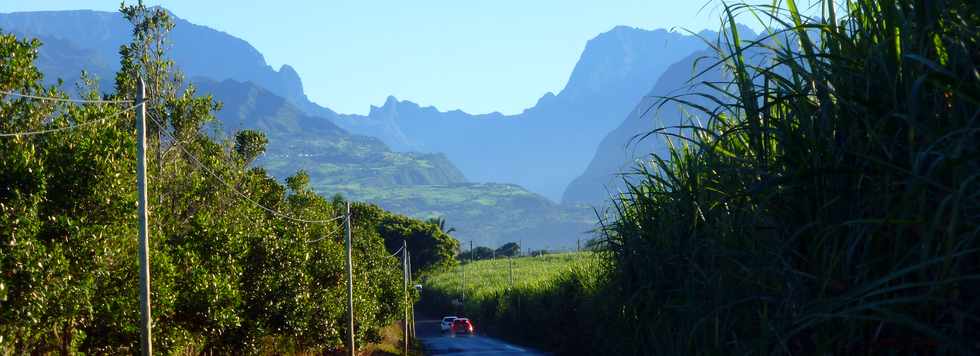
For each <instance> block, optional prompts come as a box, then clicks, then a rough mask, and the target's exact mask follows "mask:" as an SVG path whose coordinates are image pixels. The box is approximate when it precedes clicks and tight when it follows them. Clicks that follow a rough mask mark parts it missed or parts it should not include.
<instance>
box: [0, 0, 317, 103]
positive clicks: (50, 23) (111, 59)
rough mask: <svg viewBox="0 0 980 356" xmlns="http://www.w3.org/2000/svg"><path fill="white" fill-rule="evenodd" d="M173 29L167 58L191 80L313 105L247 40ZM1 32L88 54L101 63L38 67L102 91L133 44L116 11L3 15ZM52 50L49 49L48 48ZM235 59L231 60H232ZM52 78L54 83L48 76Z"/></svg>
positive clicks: (292, 77) (285, 71)
mask: <svg viewBox="0 0 980 356" xmlns="http://www.w3.org/2000/svg"><path fill="white" fill-rule="evenodd" d="M172 17H173V20H174V23H175V27H174V29H173V31H171V33H170V40H171V44H172V48H171V49H170V52H169V55H170V56H172V57H173V58H174V60H175V61H176V62H177V63H178V65H179V66H180V67H181V70H183V71H184V74H186V75H187V77H188V78H194V77H203V78H211V79H214V80H224V79H233V80H236V81H241V82H254V83H256V84H258V85H259V86H261V87H263V88H266V89H268V90H269V91H271V92H272V93H275V94H276V95H279V96H281V97H284V98H286V99H288V100H289V101H290V102H293V103H294V104H297V103H298V104H300V105H297V106H300V107H301V108H302V104H304V103H310V102H309V99H307V98H306V95H305V94H303V83H302V80H301V79H300V77H299V75H298V74H297V73H296V71H295V70H294V69H293V68H292V67H290V66H288V65H283V66H282V67H280V68H279V70H275V69H273V68H272V67H271V66H269V65H268V64H266V62H265V57H264V56H262V53H259V51H258V50H256V49H255V48H254V47H252V45H250V44H249V43H248V42H246V41H245V40H242V39H240V38H238V37H235V36H232V35H229V34H227V33H225V32H221V31H218V30H215V29H212V28H209V27H206V26H201V25H196V24H193V23H191V22H188V21H187V20H184V19H181V18H179V17H177V16H172ZM0 29H2V30H4V31H11V32H13V33H14V34H17V35H20V36H30V37H37V38H40V39H41V40H43V41H44V42H45V43H49V44H50V43H53V42H55V41H57V42H62V43H70V44H71V45H73V46H74V47H76V48H77V49H79V50H84V51H86V52H88V53H89V54H90V55H91V56H92V58H94V59H95V62H99V63H101V65H98V66H95V67H83V66H82V63H69V64H68V65H65V64H64V63H61V64H60V68H59V67H58V66H53V65H50V64H48V63H43V62H42V63H39V68H40V69H41V70H42V72H44V73H49V72H52V70H53V71H54V72H64V73H65V74H68V73H74V75H72V76H66V77H62V78H64V79H65V80H66V82H67V83H69V84H71V83H72V82H73V81H74V80H75V79H77V75H78V73H79V72H80V71H81V70H82V69H86V70H88V71H89V72H91V73H93V74H95V75H97V76H98V77H99V79H100V83H101V85H102V87H104V88H106V89H108V88H111V85H112V83H113V80H114V79H115V77H114V73H115V72H116V71H117V70H118V69H119V60H118V53H119V47H120V46H122V45H123V44H126V43H129V40H130V38H131V37H132V33H131V32H132V28H131V26H130V24H129V22H127V21H126V19H125V18H123V17H122V15H121V14H119V13H118V12H104V11H92V10H70V11H32V12H15V13H9V14H2V13H0ZM46 49H49V48H46ZM228 59H233V60H228ZM47 79H48V80H53V79H55V77H54V76H51V75H49V76H48V78H47Z"/></svg>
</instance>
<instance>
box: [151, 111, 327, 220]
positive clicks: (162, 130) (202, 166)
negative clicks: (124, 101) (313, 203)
mask: <svg viewBox="0 0 980 356" xmlns="http://www.w3.org/2000/svg"><path fill="white" fill-rule="evenodd" d="M149 118H150V120H153V122H155V123H156V124H157V127H159V128H160V132H161V133H163V135H164V136H167V138H169V139H171V140H173V141H174V142H177V139H176V138H174V137H173V135H171V134H170V133H169V132H167V130H165V129H164V128H165V126H164V125H163V124H162V123H160V121H158V120H157V119H156V118H155V117H153V115H150V116H149ZM174 147H177V149H179V150H181V151H183V152H184V154H186V155H187V156H188V157H190V158H191V160H192V161H194V163H195V164H197V166H198V167H200V168H201V169H203V170H204V171H205V172H207V173H208V174H210V175H211V176H212V177H214V179H216V180H218V182H221V184H224V185H225V187H228V189H230V190H231V191H232V192H235V194H238V195H239V196H241V197H242V198H243V199H245V200H247V201H248V202H249V203H252V205H255V206H256V207H258V208H260V209H262V210H265V211H266V212H268V213H270V214H272V215H275V216H278V217H280V218H283V219H286V220H292V221H296V222H302V223H309V224H325V223H328V222H331V221H336V220H340V219H343V218H344V217H346V215H338V216H335V217H332V218H330V219H326V220H307V219H301V218H295V217H292V216H289V215H286V214H283V213H280V212H279V211H277V210H275V209H272V208H269V207H266V206H265V205H262V204H261V203H259V202H257V201H255V200H253V199H252V198H250V197H249V196H248V195H245V193H242V192H241V191H239V190H238V189H235V187H234V186H232V185H231V184H229V183H228V182H226V181H225V180H224V179H221V176H219V175H218V174H217V173H215V172H214V171H212V170H211V169H210V168H208V167H207V166H206V165H205V164H204V163H202V162H201V161H200V160H199V159H197V157H195V156H194V155H193V154H192V153H190V152H189V151H187V149H185V148H184V147H183V146H181V145H178V144H174Z"/></svg>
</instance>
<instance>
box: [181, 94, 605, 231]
mask: <svg viewBox="0 0 980 356" xmlns="http://www.w3.org/2000/svg"><path fill="white" fill-rule="evenodd" d="M197 83H198V84H197V85H198V92H199V93H201V94H204V93H208V94H211V95H214V97H215V98H217V99H218V100H220V101H221V102H222V104H223V108H222V110H221V111H219V112H218V113H217V114H216V116H217V118H218V119H219V120H220V126H221V127H220V130H219V134H225V135H228V134H231V133H233V132H234V131H236V130H240V129H257V130H261V131H263V132H265V133H266V135H268V138H269V145H268V149H267V150H266V153H265V154H264V155H262V156H261V157H260V158H259V159H258V160H257V161H256V164H257V165H258V166H261V167H264V168H265V169H266V170H267V171H268V172H269V173H270V174H271V175H272V176H274V177H277V178H279V179H284V178H285V177H288V176H290V175H292V174H293V173H295V172H296V171H298V170H301V169H302V170H305V171H307V173H308V174H309V176H310V186H311V187H312V189H313V190H315V191H316V192H317V193H320V194H323V195H326V196H332V195H334V194H341V195H343V196H344V197H348V198H350V199H353V200H357V201H367V202H371V203H375V204H378V205H380V206H382V207H384V208H385V209H388V210H391V211H395V212H398V213H400V214H406V215H409V216H413V217H419V218H429V217H436V216H442V217H444V218H446V220H447V221H448V222H449V225H450V226H452V227H455V228H456V233H455V234H454V236H455V237H456V238H457V239H459V240H461V241H471V240H472V241H475V243H478V244H481V245H499V244H502V243H505V242H509V241H518V240H521V241H525V246H527V247H531V248H552V249H554V248H562V247H568V246H574V244H575V240H576V239H578V238H582V234H583V233H585V232H586V231H588V230H590V229H592V228H593V224H592V221H593V213H592V210H591V209H589V208H587V207H565V206H560V205H558V204H555V203H553V202H551V201H549V200H548V199H546V198H544V197H542V196H540V195H538V194H535V193H532V192H529V191H527V190H526V189H524V188H522V187H520V186H517V185H513V184H497V183H468V182H466V179H465V177H463V175H462V173H460V171H459V169H457V168H456V166H455V165H453V163H452V162H450V161H449V160H448V159H447V158H446V156H445V155H443V154H441V153H416V152H393V151H392V150H391V149H390V148H389V147H388V146H387V145H385V144H384V143H383V142H381V140H379V139H377V138H374V137H368V136H361V135H353V134H350V133H348V132H347V131H345V130H344V129H341V128H340V127H337V126H336V125H334V124H333V123H332V122H331V121H330V120H328V119H326V118H321V117H314V116H309V115H306V114H304V113H303V112H302V111H300V110H299V109H297V108H295V107H294V106H293V105H292V104H290V103H289V102H288V101H286V100H285V99H283V98H281V97H279V96H276V95H274V94H272V93H270V92H268V91H266V90H265V89H263V88H260V87H258V86H256V85H254V84H252V83H241V82H236V81H232V80H226V81H222V82H214V81H209V80H206V79H198V80H197Z"/></svg>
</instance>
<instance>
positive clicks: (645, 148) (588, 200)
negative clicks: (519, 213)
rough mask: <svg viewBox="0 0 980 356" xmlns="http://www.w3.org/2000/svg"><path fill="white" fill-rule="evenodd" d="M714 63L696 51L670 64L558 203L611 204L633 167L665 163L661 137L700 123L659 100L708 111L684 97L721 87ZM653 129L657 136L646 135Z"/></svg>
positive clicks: (701, 101) (705, 102)
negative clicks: (686, 103) (661, 160)
mask: <svg viewBox="0 0 980 356" xmlns="http://www.w3.org/2000/svg"><path fill="white" fill-rule="evenodd" d="M739 32H740V33H741V34H742V36H743V38H753V37H755V32H754V31H752V30H751V29H749V28H745V27H742V28H740V29H739ZM703 35H704V37H706V38H708V39H711V38H712V37H709V36H717V34H714V33H703ZM748 53H752V52H748ZM746 57H749V58H751V59H750V60H751V61H761V60H762V59H761V58H758V57H751V56H749V55H748V54H746ZM717 61H718V58H717V56H716V54H715V53H713V52H711V51H709V50H701V51H697V52H694V53H692V54H690V55H688V56H686V57H685V58H684V59H683V60H681V61H678V62H677V63H674V64H672V65H671V66H670V67H669V68H668V69H667V70H666V71H665V72H664V74H663V75H662V76H661V77H660V78H659V79H658V80H657V82H656V84H655V85H654V86H653V88H652V89H651V90H650V92H649V93H648V94H647V95H646V96H645V98H644V99H643V100H642V101H640V102H638V103H637V104H636V105H635V106H634V107H633V110H632V111H631V112H630V114H629V115H628V116H627V117H626V119H625V120H623V121H622V123H621V124H620V125H619V126H618V127H616V129H614V130H612V131H610V132H609V133H608V134H607V135H606V136H605V137H604V138H603V139H602V142H601V143H600V144H599V147H598V149H596V152H595V155H594V156H593V157H592V160H591V161H590V162H589V166H588V167H587V168H586V169H585V170H584V171H583V172H582V174H581V175H579V176H578V177H576V178H575V180H574V181H572V182H571V184H569V185H568V187H567V188H566V189H565V192H564V193H563V194H562V200H561V201H562V203H563V204H585V205H590V206H596V207H603V206H608V204H609V200H610V199H611V198H614V197H616V195H617V194H618V193H620V192H623V191H625V187H626V182H628V181H631V180H634V179H635V177H631V173H635V171H636V169H637V168H638V165H640V164H644V165H646V166H647V167H651V164H650V163H651V159H652V157H651V155H653V154H656V155H659V156H660V157H661V158H664V159H669V156H668V146H667V137H666V136H665V135H664V134H665V133H672V134H684V131H685V130H680V129H676V127H677V126H679V125H687V124H689V123H690V122H689V121H687V120H688V119H689V117H688V116H689V115H695V116H702V117H703V114H701V113H699V112H697V110H695V109H692V108H685V107H683V105H681V104H680V103H678V102H673V101H669V102H663V101H662V100H661V99H660V98H665V97H672V96H683V99H684V100H687V101H689V102H690V103H691V104H695V105H700V106H702V107H705V108H712V109H713V108H715V107H717V103H715V102H712V101H710V100H709V99H707V98H704V97H699V96H691V95H688V94H695V93H704V92H711V91H712V90H711V89H710V88H709V87H707V86H706V85H705V84H704V83H721V82H724V80H725V74H724V73H723V70H722V68H720V67H718V66H714V64H715V62H717ZM695 75H698V76H697V77H695ZM692 78H693V79H692ZM658 129H660V130H663V131H662V132H661V133H658V134H651V132H653V131H654V130H658ZM672 140H673V142H674V143H675V144H681V143H682V142H680V140H679V139H676V138H672Z"/></svg>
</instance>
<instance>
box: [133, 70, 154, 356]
mask: <svg viewBox="0 0 980 356" xmlns="http://www.w3.org/2000/svg"><path fill="white" fill-rule="evenodd" d="M136 105H139V108H138V109H137V110H136V190H137V194H139V197H138V199H139V202H138V204H139V206H138V209H139V229H140V242H139V244H140V245H139V259H140V350H141V352H142V354H143V355H151V354H153V338H152V336H151V332H152V331H153V325H152V321H153V319H152V318H151V316H150V242H149V241H148V237H147V235H146V234H147V225H148V223H147V206H146V87H145V84H144V83H143V78H142V77H137V78H136Z"/></svg>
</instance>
